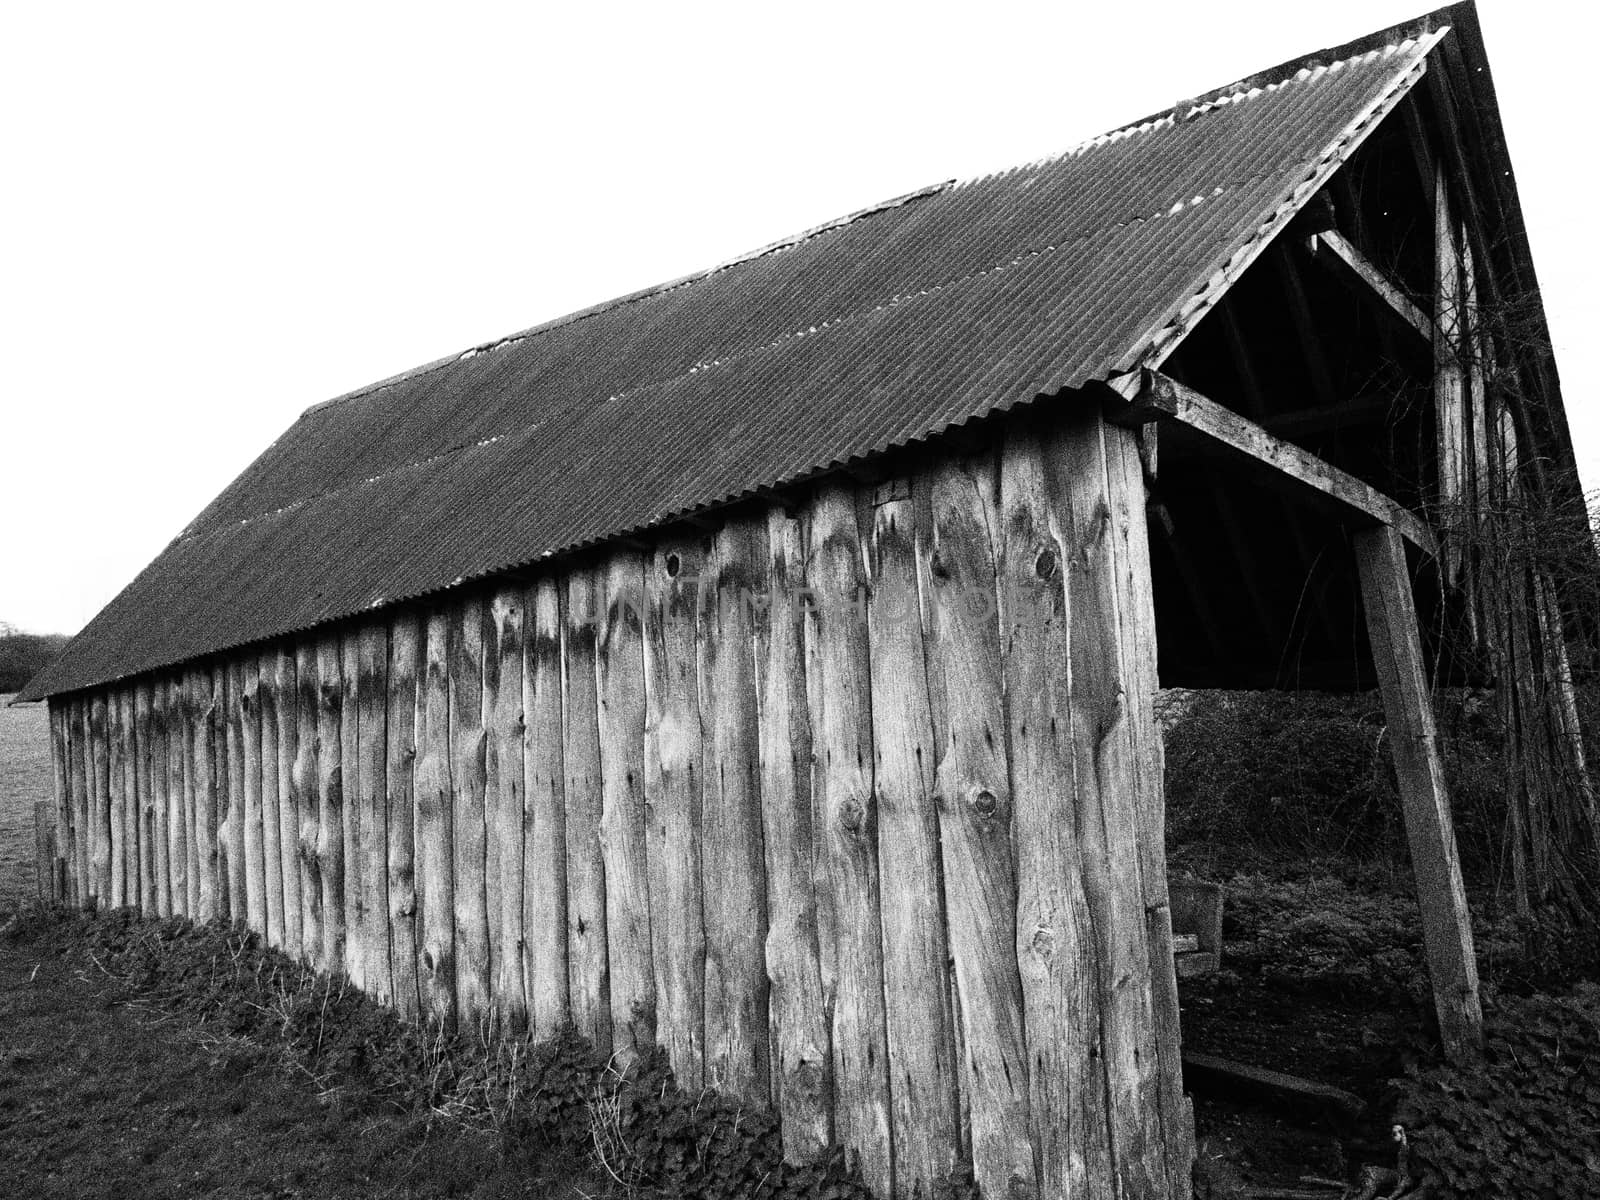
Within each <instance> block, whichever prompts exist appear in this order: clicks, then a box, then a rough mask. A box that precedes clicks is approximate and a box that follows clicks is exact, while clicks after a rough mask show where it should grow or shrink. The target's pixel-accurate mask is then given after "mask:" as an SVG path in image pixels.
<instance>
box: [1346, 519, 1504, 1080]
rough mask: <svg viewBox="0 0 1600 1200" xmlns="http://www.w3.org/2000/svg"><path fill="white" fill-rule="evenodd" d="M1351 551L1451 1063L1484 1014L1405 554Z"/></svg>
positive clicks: (1395, 546)
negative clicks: (1353, 557)
mask: <svg viewBox="0 0 1600 1200" xmlns="http://www.w3.org/2000/svg"><path fill="white" fill-rule="evenodd" d="M1354 543H1355V552H1356V568H1357V570H1358V571H1359V573H1360V576H1361V596H1362V601H1363V603H1364V606H1365V608H1366V615H1367V636H1368V638H1369V639H1370V640H1371V643H1372V658H1373V666H1374V667H1375V668H1376V670H1377V673H1378V685H1379V688H1380V690H1381V691H1382V693H1383V707H1384V712H1385V715H1386V717H1387V719H1388V725H1389V745H1390V752H1391V753H1392V754H1393V756H1394V766H1395V777H1396V780H1397V781H1398V783H1399V788H1400V801H1401V805H1402V808H1403V811H1404V814H1405V823H1406V838H1407V840H1408V842H1409V843H1410V846H1411V868H1412V870H1413V872H1414V873H1415V875H1416V880H1417V902H1418V904H1419V905H1420V907H1421V909H1422V936H1423V945H1424V948H1425V949H1426V951H1427V956H1428V974H1429V976H1430V978H1431V979H1432V981H1433V1000H1434V1009H1435V1011H1436V1012H1437V1013H1438V1017H1439V1032H1440V1035H1441V1038H1442V1040H1443V1043H1444V1049H1445V1053H1446V1055H1447V1056H1449V1058H1450V1059H1451V1060H1452V1061H1455V1062H1460V1061H1463V1060H1465V1059H1468V1058H1470V1057H1471V1056H1473V1055H1474V1054H1476V1053H1477V1050H1478V1048H1479V1047H1480V1046H1481V1045H1482V1041H1483V1012H1482V1008H1481V1006H1480V1003H1479V999H1478V966H1477V960H1476V959H1475V958H1474V956H1473V949H1472V918H1471V915H1470V914H1469V912H1468V911H1467V894H1466V889H1465V887H1464V886H1463V884H1462V881H1461V862H1460V858H1459V856H1458V855H1457V853H1456V837H1455V825H1454V823H1453V821H1452V819H1451V815H1450V793H1449V790H1448V789H1447V787H1446V785H1445V780H1444V768H1443V765H1442V764H1441V762H1440V760H1439V747H1438V742H1437V739H1436V736H1435V731H1434V723H1433V701H1432V698H1431V696H1430V693H1429V691H1428V680H1427V673H1426V670H1425V667H1424V664H1423V660H1422V647H1421V643H1420V640H1419V637H1418V633H1417V614H1416V606H1415V602H1414V601H1413V599H1412V595H1411V576H1410V574H1409V572H1408V570H1407V567H1406V553H1405V545H1404V543H1403V542H1401V540H1400V537H1399V535H1398V534H1397V533H1396V532H1395V531H1394V530H1392V529H1377V530H1362V531H1360V532H1358V533H1357V534H1356V536H1355V539H1354Z"/></svg>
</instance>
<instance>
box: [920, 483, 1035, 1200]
mask: <svg viewBox="0 0 1600 1200" xmlns="http://www.w3.org/2000/svg"><path fill="white" fill-rule="evenodd" d="M995 465H996V464H995V463H994V460H993V459H992V458H985V459H982V460H978V461H977V462H975V463H973V464H971V465H969V466H962V465H958V464H955V463H946V464H941V465H940V466H938V467H936V468H935V469H934V471H933V474H932V478H931V480H930V481H929V484H928V492H929V495H928V507H929V510H930V517H931V520H930V528H929V536H928V537H926V538H923V539H919V543H918V547H917V553H918V558H919V566H920V569H921V574H922V578H923V586H924V589H925V594H926V597H927V605H928V617H929V621H928V647H927V669H928V688H929V698H930V704H931V711H932V715H933V724H934V743H933V755H932V757H933V760H934V762H935V769H936V775H935V789H934V790H935V803H936V806H937V811H938V820H939V846H940V849H941V852H942V860H943V864H942V865H943V874H944V894H945V902H946V910H947V917H948V921H949V930H950V957H951V959H952V961H953V963H954V967H955V977H956V998H957V1003H958V1006H959V1007H958V1013H959V1017H960V1023H961V1030H962V1034H963V1037H962V1047H961V1048H962V1059H961V1096H962V1100H963V1102H964V1106H965V1108H966V1109H967V1113H968V1118H967V1119H968V1124H969V1128H970V1146H971V1155H972V1165H973V1173H974V1177H975V1179H976V1181H977V1184H978V1188H979V1190H980V1191H982V1192H983V1194H985V1195H988V1196H1013V1195H1028V1196H1031V1195H1036V1194H1037V1187H1038V1181H1037V1170H1036V1165H1035V1162H1034V1153H1033V1143H1032V1141H1031V1138H1030V1120H1031V1118H1030V1112H1029V1106H1028V1055H1027V1047H1026V1045H1025V1043H1024V1039H1023V1029H1022V1016H1023V1006H1022V981H1021V978H1020V976H1019V975H1018V973H1017V960H1016V948H1015V945H1014V939H1013V938H1007V937H1003V936H999V935H1000V934H1001V933H1002V932H1003V931H1014V930H1015V929H1016V927H1017V907H1016V900H1017V885H1016V878H1017V876H1016V859H1015V853H1014V851H1013V848H1012V837H1011V834H1012V820H1013V808H1012V799H1011V781H1010V771H1009V764H1008V761H1007V756H1006V730H1005V724H1004V722H1005V671H1004V659H1003V656H1002V653H1001V646H1000V622H999V619H998V618H999V614H998V608H997V605H998V598H999V597H998V591H997V590H996V583H997V570H998V567H999V562H998V551H999V549H1000V548H999V546H998V545H996V543H995V540H994V538H993V537H992V534H991V531H996V532H997V531H998V529H999V516H1000V514H999V496H998V494H997V488H996V478H995V472H994V467H995Z"/></svg>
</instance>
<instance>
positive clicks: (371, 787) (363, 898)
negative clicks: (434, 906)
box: [346, 621, 415, 1003]
mask: <svg viewBox="0 0 1600 1200" xmlns="http://www.w3.org/2000/svg"><path fill="white" fill-rule="evenodd" d="M354 679H355V682H356V758H355V761H356V769H355V787H356V806H357V807H358V808H359V809H360V816H359V817H358V818H357V822H356V827H357V830H358V835H359V836H358V837H357V846H356V856H357V857H358V858H359V859H360V861H361V868H360V885H361V895H360V901H359V905H360V920H359V922H358V924H357V928H358V930H359V933H358V939H357V947H358V957H359V960H360V963H361V986H362V987H364V988H366V990H367V991H368V992H369V993H371V994H372V996H373V997H375V998H376V999H377V1000H378V1001H379V1002H381V1003H390V1002H391V1001H392V998H393V994H394V984H393V981H392V979H391V978H390V974H389V847H388V836H389V833H388V830H389V808H388V803H387V800H386V791H387V788H388V778H387V774H386V770H387V762H388V746H389V728H388V721H387V718H386V712H387V709H388V697H389V627H388V626H387V625H386V624H384V623H382V622H379V621H373V622H369V623H368V624H365V625H363V626H362V627H361V629H360V632H359V633H358V634H357V635H356V669H355V676H354ZM412 720H413V721H414V720H415V718H414V717H413V718H412ZM348 866H349V864H348V863H347V864H346V869H347V870H348ZM346 936H347V937H348V936H350V934H349V931H346Z"/></svg>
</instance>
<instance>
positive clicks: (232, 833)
mask: <svg viewBox="0 0 1600 1200" xmlns="http://www.w3.org/2000/svg"><path fill="white" fill-rule="evenodd" d="M224 673H225V677H226V678H225V682H226V694H227V711H226V712H225V713H224V714H223V720H224V729H225V731H226V736H227V746H228V805H227V808H226V810H225V811H223V812H222V814H221V819H220V820H219V823H218V829H217V833H218V839H219V841H220V843H221V853H222V861H223V864H224V866H225V868H226V870H227V876H228V919H229V920H231V921H232V922H233V923H234V924H235V925H247V924H248V923H249V919H250V903H249V900H250V898H249V895H248V891H249V885H248V883H247V882H246V874H247V872H246V869H245V861H244V827H245V812H244V809H245V799H244V794H245V761H244V744H245V739H246V737H247V734H246V732H245V730H246V727H247V726H248V725H249V723H250V722H251V720H253V719H254V716H255V700H256V698H255V696H254V695H250V696H246V694H245V670H244V661H243V660H242V659H237V658H235V659H231V660H229V662H228V664H227V666H226V667H225V668H224Z"/></svg>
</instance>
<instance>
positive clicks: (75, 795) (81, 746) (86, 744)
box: [66, 696, 99, 909]
mask: <svg viewBox="0 0 1600 1200" xmlns="http://www.w3.org/2000/svg"><path fill="white" fill-rule="evenodd" d="M66 705H67V709H66V715H67V732H68V734H69V747H70V752H71V757H70V758H69V759H68V761H67V770H68V782H69V784H70V786H71V789H72V827H73V838H72V852H73V857H74V860H75V863H76V868H75V869H76V874H77V880H78V897H77V903H78V907H80V908H84V909H89V908H93V907H94V900H95V896H96V895H97V894H98V891H99V889H98V886H97V884H96V881H95V877H94V852H93V843H94V809H93V806H92V803H91V800H90V794H91V793H90V786H89V785H90V779H91V778H92V776H93V774H94V750H93V747H92V744H91V741H90V737H89V710H90V708H91V706H92V705H91V702H90V701H89V700H88V699H86V698H85V697H83V696H74V697H72V698H71V699H70V700H68V701H67V702H66Z"/></svg>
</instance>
